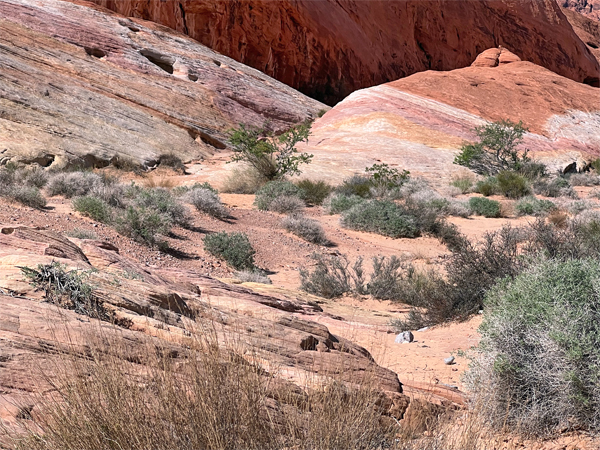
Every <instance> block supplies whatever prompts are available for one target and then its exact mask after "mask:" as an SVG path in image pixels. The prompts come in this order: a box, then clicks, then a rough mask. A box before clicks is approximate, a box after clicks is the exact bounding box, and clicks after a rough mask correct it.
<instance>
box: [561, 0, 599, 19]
mask: <svg viewBox="0 0 600 450" xmlns="http://www.w3.org/2000/svg"><path fill="white" fill-rule="evenodd" d="M558 2H559V4H560V5H561V6H563V7H565V8H569V9H571V10H573V11H577V12H578V13H581V14H583V15H584V16H587V17H589V18H590V19H595V20H600V0H558Z"/></svg>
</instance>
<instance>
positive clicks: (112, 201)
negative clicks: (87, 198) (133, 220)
mask: <svg viewBox="0 0 600 450" xmlns="http://www.w3.org/2000/svg"><path fill="white" fill-rule="evenodd" d="M125 191H126V187H125V186H124V185H122V184H117V183H103V184H96V185H94V187H92V189H90V191H89V193H88V194H89V195H91V196H93V197H96V198H99V199H102V200H103V201H104V202H106V203H107V204H108V205H110V206H113V207H116V208H124V207H125V204H126V194H125Z"/></svg>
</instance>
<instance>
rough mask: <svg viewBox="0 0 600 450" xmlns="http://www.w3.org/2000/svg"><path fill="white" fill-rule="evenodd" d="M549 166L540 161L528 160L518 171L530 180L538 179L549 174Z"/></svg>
mask: <svg viewBox="0 0 600 450" xmlns="http://www.w3.org/2000/svg"><path fill="white" fill-rule="evenodd" d="M547 170H548V168H547V167H546V165H545V164H544V163H541V162H538V161H527V162H524V163H522V164H521V167H519V169H518V171H519V173H520V174H521V175H523V176H524V177H525V178H527V179H528V180H537V179H540V178H543V177H545V176H546V175H547Z"/></svg>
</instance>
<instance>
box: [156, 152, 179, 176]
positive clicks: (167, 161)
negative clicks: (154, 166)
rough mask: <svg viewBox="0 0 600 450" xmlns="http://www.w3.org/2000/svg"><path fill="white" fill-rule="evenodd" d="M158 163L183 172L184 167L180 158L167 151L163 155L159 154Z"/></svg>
mask: <svg viewBox="0 0 600 450" xmlns="http://www.w3.org/2000/svg"><path fill="white" fill-rule="evenodd" d="M158 164H159V165H160V166H161V167H170V168H171V169H173V170H176V171H178V172H181V173H185V170H186V167H185V164H184V163H183V161H182V160H181V158H180V157H179V156H177V155H175V154H173V153H167V154H164V155H160V158H159V159H158Z"/></svg>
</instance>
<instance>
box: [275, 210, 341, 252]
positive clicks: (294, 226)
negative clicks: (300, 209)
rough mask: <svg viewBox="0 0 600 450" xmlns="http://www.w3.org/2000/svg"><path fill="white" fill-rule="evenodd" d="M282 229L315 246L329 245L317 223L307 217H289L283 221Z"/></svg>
mask: <svg viewBox="0 0 600 450" xmlns="http://www.w3.org/2000/svg"><path fill="white" fill-rule="evenodd" d="M282 225H283V227H284V228H285V229H286V230H288V231H289V232H291V233H294V234H295V235H296V236H298V237H300V238H302V239H304V240H305V241H308V242H311V243H313V244H317V245H329V244H330V242H329V239H327V237H326V236H325V231H323V227H322V226H321V224H320V223H319V222H317V221H316V220H313V219H309V218H308V217H304V216H298V215H291V216H288V217H286V218H285V219H283V222H282Z"/></svg>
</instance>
